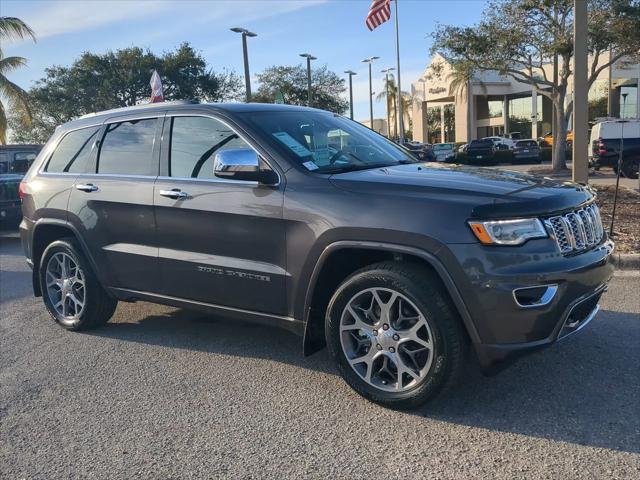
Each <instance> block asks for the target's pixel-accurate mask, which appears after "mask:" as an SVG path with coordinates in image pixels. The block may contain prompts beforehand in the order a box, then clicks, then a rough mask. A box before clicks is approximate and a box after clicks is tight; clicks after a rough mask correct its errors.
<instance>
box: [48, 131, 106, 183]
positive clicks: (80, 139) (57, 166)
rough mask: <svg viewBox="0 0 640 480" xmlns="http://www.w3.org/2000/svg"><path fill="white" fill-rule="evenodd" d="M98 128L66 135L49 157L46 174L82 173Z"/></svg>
mask: <svg viewBox="0 0 640 480" xmlns="http://www.w3.org/2000/svg"><path fill="white" fill-rule="evenodd" d="M99 130H100V127H89V128H82V129H80V130H74V131H73V132H69V133H67V134H66V135H65V136H64V138H63V139H62V140H61V141H60V142H59V143H58V146H57V147H56V150H55V151H54V152H53V155H51V158H50V159H49V163H47V166H46V168H45V171H46V172H53V173H62V172H70V173H79V172H83V171H84V168H85V163H86V160H87V159H88V158H89V156H90V154H91V148H92V147H93V142H94V140H95V139H96V136H97V134H98V131H99Z"/></svg>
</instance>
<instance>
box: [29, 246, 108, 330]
mask: <svg viewBox="0 0 640 480" xmlns="http://www.w3.org/2000/svg"><path fill="white" fill-rule="evenodd" d="M57 253H64V254H66V255H68V256H70V257H71V258H72V259H73V261H74V262H75V263H76V264H77V265H78V267H79V268H80V269H81V271H82V273H83V275H84V282H85V293H84V308H83V309H82V311H81V312H80V313H79V314H78V315H74V316H66V317H65V316H63V315H61V314H60V313H59V312H58V311H57V310H56V309H55V307H54V305H53V303H52V301H51V298H50V295H49V294H48V290H47V280H46V269H47V265H48V263H49V260H50V259H51V258H52V257H53V256H54V255H55V254H57ZM38 274H39V280H40V288H41V291H42V298H43V300H44V304H45V307H46V308H47V311H48V312H49V314H50V315H51V318H53V320H55V322H56V323H58V324H59V325H61V326H62V327H64V328H66V329H67V330H73V331H79V330H89V329H91V328H95V327H98V326H100V325H104V324H105V323H107V322H108V321H109V319H111V317H112V316H113V313H114V312H115V310H116V307H117V305H118V301H117V300H116V299H115V298H113V297H111V296H110V295H109V294H108V293H107V292H106V290H105V289H104V288H102V285H100V282H99V281H98V279H97V278H96V275H95V273H94V272H93V269H92V268H91V265H90V264H89V262H88V260H87V259H86V257H85V255H84V253H83V252H82V250H81V248H80V247H79V245H78V243H77V242H76V240H75V239H74V238H63V239H60V240H56V241H55V242H53V243H51V244H50V245H49V246H47V248H46V250H45V251H44V253H43V255H42V259H41V261H40V266H39V270H38Z"/></svg>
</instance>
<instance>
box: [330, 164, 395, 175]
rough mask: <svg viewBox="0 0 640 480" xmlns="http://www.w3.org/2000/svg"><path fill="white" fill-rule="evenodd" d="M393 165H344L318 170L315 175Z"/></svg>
mask: <svg viewBox="0 0 640 480" xmlns="http://www.w3.org/2000/svg"><path fill="white" fill-rule="evenodd" d="M394 165H397V164H395V163H371V164H369V165H345V166H344V167H338V168H327V169H322V170H318V171H317V173H347V172H355V171H358V170H371V169H374V168H384V167H393V166H394Z"/></svg>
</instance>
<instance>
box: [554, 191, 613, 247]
mask: <svg viewBox="0 0 640 480" xmlns="http://www.w3.org/2000/svg"><path fill="white" fill-rule="evenodd" d="M545 224H546V225H547V228H548V229H549V230H550V231H551V232H552V233H553V237H554V238H555V240H556V243H557V245H558V248H559V249H560V252H561V253H562V254H563V255H568V254H571V253H576V252H582V251H584V250H587V249H589V248H591V247H593V246H595V245H597V244H598V243H600V241H601V240H602V237H603V235H604V228H603V227H602V219H601V218H600V211H599V210H598V206H597V205H596V204H595V203H592V204H591V205H588V206H587V207H584V208H580V209H577V210H574V211H573V212H569V213H566V214H564V215H558V216H555V217H550V218H547V219H546V220H545Z"/></svg>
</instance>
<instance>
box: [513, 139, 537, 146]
mask: <svg viewBox="0 0 640 480" xmlns="http://www.w3.org/2000/svg"><path fill="white" fill-rule="evenodd" d="M537 146H538V144H537V143H536V142H535V141H534V140H522V141H520V142H516V147H537Z"/></svg>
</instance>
